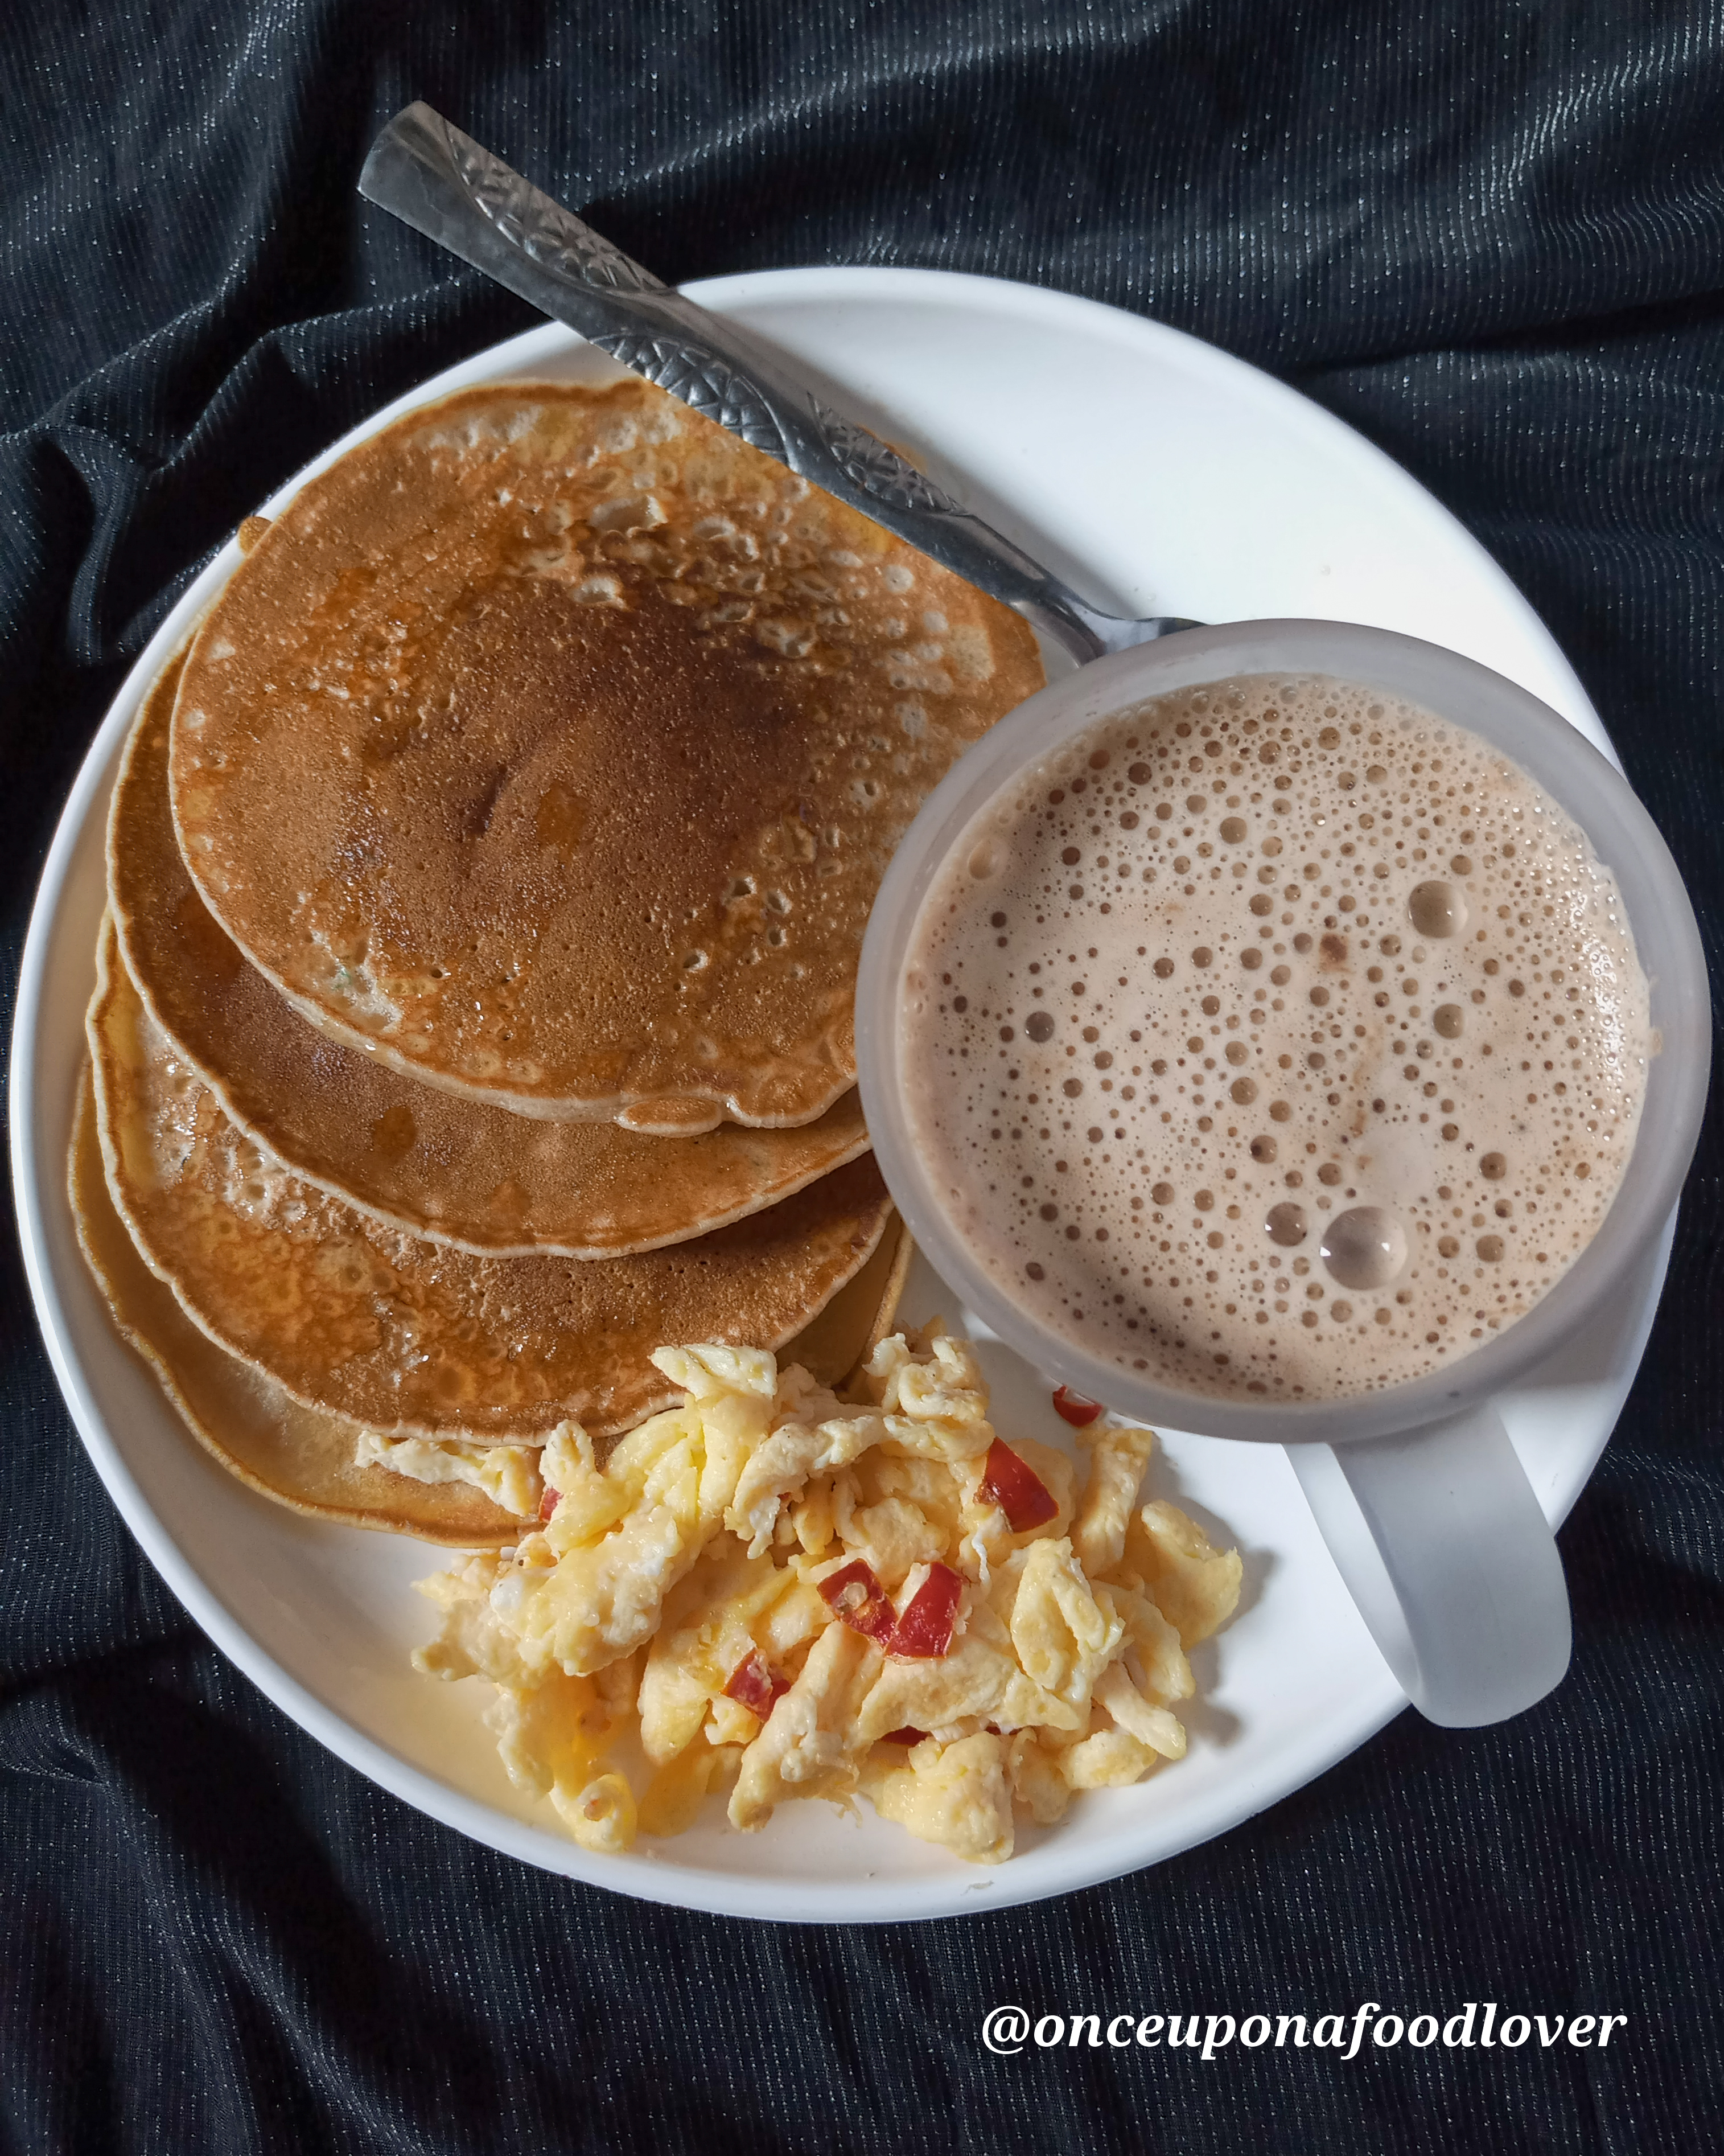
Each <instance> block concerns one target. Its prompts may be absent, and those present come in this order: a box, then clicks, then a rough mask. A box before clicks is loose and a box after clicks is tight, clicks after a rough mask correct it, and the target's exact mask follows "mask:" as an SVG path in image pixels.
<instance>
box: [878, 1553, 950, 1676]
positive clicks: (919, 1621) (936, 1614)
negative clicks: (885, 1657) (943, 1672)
mask: <svg viewBox="0 0 1724 2156" xmlns="http://www.w3.org/2000/svg"><path fill="white" fill-rule="evenodd" d="M963 1588H964V1581H963V1574H962V1573H957V1572H954V1571H953V1570H952V1567H951V1566H950V1565H949V1564H931V1565H930V1566H929V1567H928V1576H927V1578H926V1579H925V1580H924V1581H923V1582H922V1584H921V1586H920V1587H919V1588H917V1589H916V1593H915V1594H913V1595H912V1596H911V1599H910V1602H909V1604H908V1605H907V1607H906V1609H905V1611H904V1614H903V1615H902V1616H900V1618H899V1620H898V1629H897V1630H896V1631H895V1632H894V1634H893V1635H892V1639H891V1643H890V1645H889V1647H888V1648H887V1650H886V1651H887V1653H888V1654H892V1655H904V1656H906V1658H907V1659H909V1660H911V1661H937V1660H938V1658H939V1657H940V1656H941V1655H946V1654H949V1653H950V1652H951V1651H952V1626H953V1625H955V1624H956V1623H957V1599H958V1597H959V1595H960V1594H962V1592H963Z"/></svg>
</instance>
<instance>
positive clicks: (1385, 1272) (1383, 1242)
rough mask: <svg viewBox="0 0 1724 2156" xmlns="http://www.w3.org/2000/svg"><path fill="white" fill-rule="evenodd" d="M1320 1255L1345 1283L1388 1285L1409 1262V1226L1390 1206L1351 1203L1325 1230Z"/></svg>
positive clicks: (1332, 1274) (1354, 1284)
mask: <svg viewBox="0 0 1724 2156" xmlns="http://www.w3.org/2000/svg"><path fill="white" fill-rule="evenodd" d="M1319 1255H1321V1258H1322V1260H1323V1263H1324V1264H1325V1265H1326V1266H1327V1267H1328V1269H1329V1271H1330V1274H1331V1277H1332V1278H1333V1279H1335V1280H1336V1281H1338V1282H1339V1283H1340V1284H1341V1286H1342V1287H1357V1288H1384V1287H1388V1286H1389V1285H1390V1284H1391V1282H1392V1281H1396V1280H1398V1279H1399V1278H1400V1276H1401V1274H1402V1272H1403V1270H1404V1268H1405V1266H1406V1263H1407V1230H1406V1229H1405V1228H1403V1226H1402V1224H1401V1223H1400V1222H1399V1221H1398V1219H1396V1218H1395V1216H1394V1214H1393V1213H1391V1212H1390V1211H1389V1210H1388V1207H1387V1206H1383V1205H1354V1206H1350V1207H1349V1208H1348V1209H1347V1211H1346V1212H1345V1213H1342V1214H1337V1217H1336V1218H1335V1219H1333V1220H1332V1221H1331V1222H1330V1224H1329V1225H1328V1226H1327V1227H1326V1229H1324V1230H1323V1240H1322V1244H1321V1250H1320V1252H1319Z"/></svg>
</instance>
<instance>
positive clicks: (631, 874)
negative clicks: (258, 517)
mask: <svg viewBox="0 0 1724 2156" xmlns="http://www.w3.org/2000/svg"><path fill="white" fill-rule="evenodd" d="M249 539H250V544H249V548H248V550H247V552H245V555H244V559H243V561H242V562H240V564H239V567H238V568H237V569H236V571H235V572H234V574H233V577H232V578H231V579H230V580H229V582H228V585H227V586H226V588H224V590H223V593H222V594H221V595H220V597H219V598H218V599H217V601H216V602H215V603H214V604H213V607H212V608H211V609H210V611H209V612H208V614H207V615H206V616H205V617H204V619H203V622H202V624H200V626H199V628H198V632H197V634H196V635H195V637H194V639H192V643H191V644H190V645H189V647H188V648H187V650H185V651H184V652H182V654H180V655H179V657H178V658H177V660H175V661H174V663H173V664H172V665H171V666H170V667H169V668H168V670H167V672H166V673H165V674H164V675H162V678H161V679H160V680H158V681H157V682H156V685H155V686H154V688H153V689H152V690H151V693H150V695H149V696H148V697H147V698H146V701H145V704H144V706H143V709H142V711H141V714H140V716H139V719H138V722H137V725H136V729H135V731H134V732H133V735H132V737H131V742H130V745H129V747H128V749H127V752H126V758H125V762H124V766H123V768H122V770H121V776H120V778H119V782H118V784H117V786H116V788H115V795H114V799H113V805H112V809H111V812H110V825H109V850H108V888H109V911H108V916H107V918H106V920H105V923H104V927H103V931H102V942H101V950H100V954H99V983H98V988H97V992H96V996H95V1002H94V1003H93V1004H92V1006H91V1009H90V1050H91V1075H90V1083H89V1085H88V1086H87V1087H86V1097H85V1101H84V1103H83V1104H82V1107H81V1109H80V1117H79V1127H78V1133H77V1137H76V1139H75V1141H74V1153H73V1162H72V1182H73V1189H74V1203H75V1205H76V1209H77V1211H78V1214H79V1218H80V1224H81V1226H82V1229H83V1234H84V1239H85V1250H86V1253H87V1255H89V1257H90V1261H91V1264H92V1265H93V1267H94V1269H95V1271H96V1274H97V1276H98V1278H99V1279H100V1281H101V1282H102V1284H103V1286H104V1288H105V1291H106V1292H107V1294H108V1296H109V1299H110V1302H111V1304H112V1305H113V1306H114V1309H115V1314H116V1316H117V1317H118V1319H119V1322H120V1323H121V1327H123V1329H124V1330H125V1331H126V1333H127V1335H128V1337H131V1339H132V1340H133V1341H134V1342H135V1343H136V1345H137V1346H138V1347H140V1348H141V1350H142V1352H143V1353H145V1354H146V1357H147V1358H149V1360H150V1361H151V1363H152V1364H153V1365H154V1366H155V1368H156V1371H157V1373H158V1374H159V1375H160V1376H161V1377H162V1380H163V1382H164V1383H165V1384H166V1385H167V1389H168V1390H169V1392H170V1394H171V1395H172V1397H173V1399H174V1400H175V1402H176V1404H177V1406H178V1407H179V1409H180V1410H181V1412H182V1414H183V1415H184V1417H185V1419H186V1420H187V1422H188V1424H190V1425H191V1427H192V1429H193V1430H195V1431H196V1432H197V1434H198V1435H199V1436H200V1437H201V1438H202V1439H203V1440H204V1442H205V1443H207V1444H208V1445H210V1446H211V1448H212V1449H213V1450H215V1451H216V1452H217V1453H218V1455H219V1456H220V1457H222V1458H223V1460H224V1461H225V1462H226V1463H227V1464H228V1466H230V1467H233V1469H234V1470H235V1471H237V1472H239V1474H241V1475H243V1476H244V1477H245V1478H246V1479H247V1480H248V1481H251V1482H253V1483H254V1485H255V1486H258V1487H260V1488H262V1489H264V1490H266V1491H269V1494H271V1495H273V1496H278V1497H280V1498H281V1499H282V1500H283V1501H286V1502H288V1503H290V1504H295V1505H297V1506H299V1507H301V1508H302V1509H307V1510H311V1511H315V1512H325V1513H331V1514H334V1515H336V1516H338V1517H346V1518H349V1519H352V1520H355V1521H357V1522H362V1523H363V1524H367V1525H372V1526H378V1527H393V1528H397V1529H400V1530H403V1531H406V1532H414V1533H418V1534H422V1535H427V1536H429V1537H434V1538H438V1539H442V1540H446V1541H451V1542H459V1543H476V1542H485V1541H503V1540H509V1539H512V1538H513V1537H515V1536H516V1534H517V1533H518V1532H519V1521H518V1515H519V1512H520V1510H521V1496H520V1492H521V1490H522V1489H523V1488H527V1489H531V1487H532V1478H531V1476H521V1475H519V1474H516V1475H515V1476H513V1479H512V1481H511V1479H510V1478H509V1477H508V1476H505V1475H504V1472H503V1470H504V1467H505V1466H507V1465H508V1463H509V1461H510V1460H516V1461H521V1460H531V1457H532V1449H534V1448H536V1447H537V1446H539V1445H542V1443H543V1441H544V1440H545V1439H546V1436H548V1435H549V1434H550V1433H551V1431H552V1430H554V1429H555V1428H556V1427H557V1425H558V1424H561V1423H562V1422H564V1421H566V1420H568V1419H577V1420H578V1421H580V1422H581V1423H582V1424H584V1425H585V1427H586V1428H587V1430H588V1431H589V1432H591V1433H592V1434H593V1435H594V1437H595V1438H598V1439H600V1440H603V1439H606V1438H613V1437H614V1436H616V1435H618V1434H620V1433H621V1432H622V1431H623V1430H626V1429H628V1428H629V1427H631V1426H633V1424H635V1423H636V1422H638V1421H639V1419H641V1418H642V1417H644V1415H646V1414H649V1413H651V1412H653V1411H654V1409H656V1408H657V1407H659V1406H660V1405H662V1404H664V1402H665V1401H666V1400H667V1399H669V1398H670V1397H672V1393H671V1389H670V1388H669V1387H668V1386H667V1385H666V1383H665V1382H664V1379H663V1378H661V1377H660V1376H659V1373H658V1372H657V1370H656V1369H655V1368H654V1366H653V1364H652V1363H651V1361H650V1359H649V1358H650V1355H651V1352H652V1350H653V1349H654V1348H655V1347H659V1346H660V1345H662V1344H664V1343H666V1342H688V1341H694V1340H720V1341H725V1342H731V1343H734V1344H738V1345H743V1344H746V1345H749V1346H755V1347H772V1348H778V1349H782V1350H784V1352H785V1353H787V1355H788V1356H790V1357H793V1358H795V1359H797V1360H798V1361H801V1362H803V1363H805V1364H807V1365H808V1367H809V1368H811V1369H813V1372H814V1373H815V1374H816V1375H817V1376H818V1377H819V1378H823V1379H824V1380H825V1381H826V1382H828V1383H841V1382H842V1380H843V1379H844V1376H845V1375H846V1373H848V1372H849V1370H850V1369H851V1368H853V1367H854V1363H856V1361H857V1360H858V1358H859V1357H861V1356H862V1355H864V1354H865V1353H867V1352H868V1349H869V1347H870V1345H871V1343H872V1342H873V1341H874V1340H875V1339H876V1338H877V1337H879V1336H880V1333H881V1332H882V1331H884V1330H885V1329H886V1328H887V1327H889V1326H890V1319H891V1316H892V1312H893V1309H894V1306H895V1300H896V1295H897V1291H898V1285H899V1283H900V1281H901V1278H902V1272H903V1267H904V1264H905V1262H906V1260H907V1255H908V1247H907V1243H906V1239H905V1238H904V1237H903V1235H902V1234H901V1231H900V1228H899V1224H898V1222H897V1220H896V1218H895V1215H894V1214H893V1213H892V1211H891V1208H890V1201H889V1200H888V1199H887V1196H886V1193H885V1188H884V1186H883V1185H882V1183H881V1182H880V1177H879V1175H878V1173H877V1172H876V1170H875V1166H874V1163H873V1159H872V1157H871V1156H870V1154H869V1152H868V1151H867V1144H868V1139H867V1132H866V1131H865V1128H864V1126H863V1122H862V1118H861V1114H860V1111H859V1107H858V1105H857V1100H856V1095H855V1091H854V1049H853V1035H852V1023H853V1021H852V1003H853V995H854V978H855V968H856V961H857V957H858V953H859V949H860V945H861V939H862V934H863V930H864V928H865V924H866V921H867V916H868V911H869V907H870V904H871V902H872V900H873V896H874V893H875V890H876V888H877V887H878V885H879V882H880V877H881V875H882V874H883V873H884V870H885V865H886V862H887V861H888V860H889V859H890V855H891V851H892V849H893V847H894V846H895V844H896V843H897V840H898V839H899V837H900V835H901V834H902V832H903V830H904V829H905V828H906V825H907V824H908V823H909V821H910V819H911V816H913V814H915V812H916V808H917V807H918V805H919V804H920V803H921V800H922V798H924V796H925V795H926V793H927V792H928V791H929V789H930V788H931V787H932V786H933V785H934V784H935V783H936V782H937V780H938V779H939V778H941V776H942V774H943V773H944V772H945V771H946V770H947V767H949V766H950V764H951V763H952V762H953V760H954V759H955V758H956V757H957V755H958V754H960V753H961V752H962V750H963V748H964V747H967V745H968V744H969V743H970V742H972V741H973V740H974V739H975V738H976V737H977V736H978V735H979V734H980V733H981V732H982V731H984V730H985V728H986V727H988V726H989V725H991V724H992V723H993V721H994V719H996V718H997V717H998V716H1000V715H1001V714H1002V713H1003V712H1004V711H1008V710H1009V709H1010V708H1011V707H1012V706H1013V705H1014V704H1016V703H1018V702H1019V701H1022V699H1023V698H1024V696H1027V695H1029V694H1030V693H1031V691H1032V690H1034V689H1035V688H1036V687H1037V686H1039V684H1040V680H1041V670H1040V665H1039V661H1038V660H1037V657H1036V653H1035V648H1034V639H1033V638H1032V637H1031V635H1030V634H1029V630H1028V629H1026V628H1025V627H1024V624H1022V623H1021V622H1020V621H1019V620H1018V618H1017V617H1016V616H1015V615H1013V614H1012V613H1009V612H1008V610H1007V609H1006V608H1003V607H1000V606H998V604H996V603H994V602H993V601H991V600H989V599H987V598H983V596H982V595H981V594H980V593H977V592H976V591H974V590H973V589H972V588H970V587H969V586H967V585H966V584H965V583H962V581H961V580H959V579H958V578H956V577H952V575H950V574H949V573H948V572H946V571H943V570H942V569H940V568H938V567H936V566H935V565H934V564H932V563H931V562H928V561H927V560H926V558H925V557H922V556H921V555H919V554H917V553H916V552H914V551H913V550H911V549H910V548H909V547H906V546H904V545H903V544H902V543H901V542H898V541H896V540H894V539H892V538H891V537H890V536H889V535H887V534H886V533H885V532H884V531H881V530H880V528H879V527H878V526H875V525H873V524H871V523H870V522H869V521H868V520H866V519H865V518H864V517H861V516H857V515H856V514H855V513H854V511H849V510H848V509H846V508H845V507H844V506H842V505H840V504H839V503H837V502H835V501H834V500H831V499H830V498H829V497H828V496H826V495H822V494H820V493H818V491H817V490H812V489H810V488H808V486H807V485H805V484H804V483H803V482H802V481H800V480H797V479H796V478H794V477H793V475H791V474H790V473H789V472H788V471H787V470H784V469H783V468H782V466H780V465H777V464H776V463H774V462H773V461H772V460H771V459H768V458H766V457H764V456H762V455H761V454H758V453H757V452H756V451H754V450H752V449H749V448H747V446H746V445H745V444H742V443H741V442H739V441H738V440H736V439H735V438H734V437H732V436H731V435H730V434H726V433H724V432H722V431H721V430H720V429H717V428H716V427H714V426H712V425H711V424H710V423H708V422H706V421H705V420H702V419H700V418H698V417H697V416H696V415H695V414H694V413H691V412H690V411H689V410H688V409H687V408H686V407H685V406H683V405H681V404H680V403H677V402H676V401H675V399H673V398H669V397H667V396H665V395H664V393H662V392H660V391H658V390H655V389H653V388H649V387H648V386H647V385H645V384H644V383H642V382H635V381H633V380H630V381H628V382H620V383H618V384H616V385H614V386H613V387H611V388H605V389H598V390H595V389H591V388H577V387H572V386H567V385H557V386H551V385H525V384H513V383H511V384H504V385H495V386H491V387H488V388H482V389H477V390H473V391H469V392H467V393H463V394H461V395H459V396H457V397H454V398H449V399H447V400H445V401H444V402H443V403H439V404H436V405H433V406H429V407H426V408H422V409H421V410H420V411H418V412H416V413H413V414H412V415H410V416H409V417H408V418H406V419H403V420H402V421H399V422H398V423H396V424H395V425H393V426H392V427H390V428H387V429H384V430H383V431H382V432H381V433H379V434H376V435H373V436H372V438H371V439H368V440H367V441H366V442H365V443H363V444H361V445H360V446H359V447H358V448H357V449H354V450H352V451H351V452H350V453H349V454H347V455H346V456H345V457H343V458H342V459H340V460H339V461H338V462H337V463H336V465H333V466H331V469H330V470H328V471H326V473H324V474H322V475H320V476H319V477H318V478H316V479H315V480H311V481H310V482H308V484H307V485H305V486H304V487H303V488H302V489H301V490H300V493H299V494H298V495H296V496H295V500H294V501H293V503H292V505H291V506H290V508H289V509H288V510H287V511H285V513H284V514H283V515H282V516H280V518H279V519H278V520H277V521H275V522H274V523H272V524H269V525H267V526H264V525H260V524H259V525H256V526H254V528H253V529H252V531H250V533H249ZM392 1458H393V1460H394V1461H395V1463H396V1464H395V1465H394V1466H389V1465H387V1464H386V1463H387V1461H389V1460H391V1459H392ZM487 1461H488V1462H489V1463H490V1465H489V1466H488V1468H486V1470H485V1474H484V1475H482V1476H481V1475H480V1472H479V1471H480V1466H482V1465H483V1464H484V1463H485V1462H487ZM500 1463H501V1464H500ZM475 1476H477V1477H478V1479H477V1480H475V1479H474V1478H475ZM421 1477H431V1478H435V1479H418V1478H421ZM510 1490H512V1491H514V1493H515V1494H514V1495H513V1496H508V1495H507V1492H508V1491H510ZM487 1491H489V1492H490V1494H487ZM499 1496H504V1497H505V1500H506V1502H507V1504H508V1506H509V1507H511V1508H512V1509H505V1504H504V1503H503V1502H499V1501H497V1499H498V1497H499Z"/></svg>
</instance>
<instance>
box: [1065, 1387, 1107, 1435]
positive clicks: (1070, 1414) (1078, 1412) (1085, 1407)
mask: <svg viewBox="0 0 1724 2156" xmlns="http://www.w3.org/2000/svg"><path fill="white" fill-rule="evenodd" d="M1054 1414H1056V1415H1059V1416H1060V1417H1061V1418H1062V1419H1064V1420H1065V1421H1066V1422H1069V1423H1070V1424H1071V1426H1072V1428H1073V1429H1074V1430H1081V1429H1083V1427H1084V1426H1085V1424H1086V1423H1092V1422H1094V1421H1095V1418H1096V1416H1097V1415H1099V1414H1101V1401H1100V1400H1086V1399H1085V1398H1084V1396H1083V1394H1081V1393H1075V1392H1073V1390H1072V1389H1071V1387H1070V1385H1062V1386H1061V1387H1060V1389H1059V1391H1058V1392H1057V1393H1055V1394H1054Z"/></svg>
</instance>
